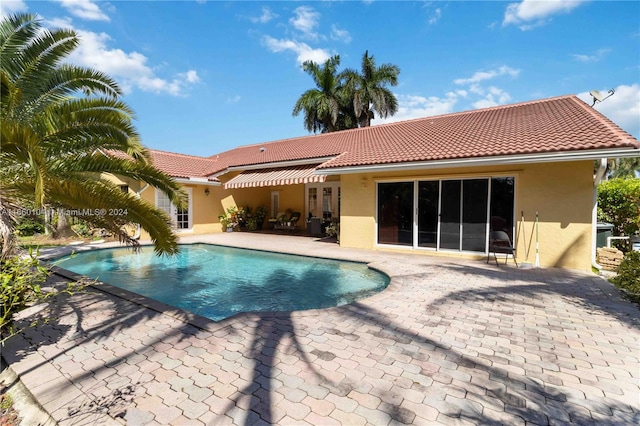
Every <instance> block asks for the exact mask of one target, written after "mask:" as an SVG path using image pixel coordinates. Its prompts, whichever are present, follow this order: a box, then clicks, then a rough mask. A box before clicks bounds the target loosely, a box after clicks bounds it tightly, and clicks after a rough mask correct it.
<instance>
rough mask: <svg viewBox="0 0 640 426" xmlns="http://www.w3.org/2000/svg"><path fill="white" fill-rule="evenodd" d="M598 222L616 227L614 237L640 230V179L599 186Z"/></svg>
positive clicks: (609, 181) (615, 181) (611, 182)
mask: <svg viewBox="0 0 640 426" xmlns="http://www.w3.org/2000/svg"><path fill="white" fill-rule="evenodd" d="M598 221H600V222H608V223H611V224H612V225H613V226H614V231H613V233H614V235H633V234H635V233H636V232H638V230H640V179H611V180H608V181H605V182H602V183H601V184H600V185H599V186H598Z"/></svg>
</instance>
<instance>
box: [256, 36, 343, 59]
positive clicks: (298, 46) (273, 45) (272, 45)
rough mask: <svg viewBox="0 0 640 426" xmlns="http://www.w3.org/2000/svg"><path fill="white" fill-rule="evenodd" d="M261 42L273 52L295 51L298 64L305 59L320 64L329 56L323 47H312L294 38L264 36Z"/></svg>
mask: <svg viewBox="0 0 640 426" xmlns="http://www.w3.org/2000/svg"><path fill="white" fill-rule="evenodd" d="M262 43H263V44H264V45H265V46H267V48H268V49H269V50H271V51H272V52H275V53H279V52H285V51H287V50H290V51H292V52H294V53H296V54H297V57H296V60H297V61H298V64H302V63H303V62H305V61H313V62H316V63H319V64H321V63H323V62H325V61H326V60H327V59H329V58H330V57H331V55H330V54H329V52H327V51H326V50H324V49H314V48H312V47H311V46H309V45H308V44H306V43H302V42H299V41H295V40H284V39H283V40H278V39H276V38H273V37H271V36H264V37H262Z"/></svg>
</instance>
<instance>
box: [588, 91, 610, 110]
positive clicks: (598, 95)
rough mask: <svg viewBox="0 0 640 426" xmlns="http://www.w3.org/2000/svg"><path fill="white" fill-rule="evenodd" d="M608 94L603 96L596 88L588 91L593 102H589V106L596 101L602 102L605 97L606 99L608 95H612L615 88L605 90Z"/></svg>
mask: <svg viewBox="0 0 640 426" xmlns="http://www.w3.org/2000/svg"><path fill="white" fill-rule="evenodd" d="M607 93H608V94H609V95H608V96H604V95H603V94H602V93H600V92H599V91H597V90H592V91H590V92H589V94H590V95H591V96H592V97H593V103H592V104H591V106H594V105H595V104H596V103H597V102H602V101H604V100H605V99H607V98H608V97H610V96H613V94H614V93H616V90H615V89H611V90H609V91H608V92H607Z"/></svg>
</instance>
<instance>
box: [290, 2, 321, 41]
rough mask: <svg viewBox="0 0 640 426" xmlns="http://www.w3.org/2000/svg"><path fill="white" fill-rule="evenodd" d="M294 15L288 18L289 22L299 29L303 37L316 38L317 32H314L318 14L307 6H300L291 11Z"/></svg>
mask: <svg viewBox="0 0 640 426" xmlns="http://www.w3.org/2000/svg"><path fill="white" fill-rule="evenodd" d="M293 13H294V14H295V16H294V17H292V18H291V19H289V22H290V23H291V25H293V27H294V28H295V29H296V30H298V31H300V32H301V33H302V34H303V35H304V36H305V37H308V38H310V39H313V40H315V39H317V38H318V33H316V32H315V29H316V27H317V26H318V19H319V18H320V14H319V13H318V12H316V11H315V9H313V8H312V7H309V6H300V7H297V8H295V10H294V11H293Z"/></svg>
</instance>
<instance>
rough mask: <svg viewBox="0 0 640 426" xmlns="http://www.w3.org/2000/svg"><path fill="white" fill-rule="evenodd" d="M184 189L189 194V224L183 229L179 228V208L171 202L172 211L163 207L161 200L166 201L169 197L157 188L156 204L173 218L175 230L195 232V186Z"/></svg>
mask: <svg viewBox="0 0 640 426" xmlns="http://www.w3.org/2000/svg"><path fill="white" fill-rule="evenodd" d="M182 189H183V190H184V192H185V193H186V194H187V209H188V224H187V226H188V227H187V228H183V229H178V223H177V222H178V208H177V207H176V205H175V204H173V203H171V204H170V207H169V209H170V211H167V210H166V208H163V207H161V206H160V203H161V202H164V201H165V200H167V201H168V198H167V196H166V194H165V193H163V192H162V191H161V190H159V189H157V188H156V193H155V205H156V207H157V208H159V209H161V210H163V211H165V212H167V214H168V215H169V217H170V218H171V227H172V228H173V229H174V231H175V232H177V233H185V232H193V188H188V187H185V188H182Z"/></svg>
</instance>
